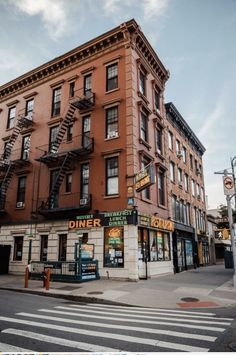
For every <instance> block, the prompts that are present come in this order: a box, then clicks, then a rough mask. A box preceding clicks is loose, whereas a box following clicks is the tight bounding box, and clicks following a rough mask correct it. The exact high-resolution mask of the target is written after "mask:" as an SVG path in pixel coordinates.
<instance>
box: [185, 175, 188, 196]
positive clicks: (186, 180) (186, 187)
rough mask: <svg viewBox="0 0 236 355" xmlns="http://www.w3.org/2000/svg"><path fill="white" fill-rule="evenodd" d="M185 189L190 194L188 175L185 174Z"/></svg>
mask: <svg viewBox="0 0 236 355" xmlns="http://www.w3.org/2000/svg"><path fill="white" fill-rule="evenodd" d="M184 189H185V191H186V192H188V189H189V188H188V174H184Z"/></svg>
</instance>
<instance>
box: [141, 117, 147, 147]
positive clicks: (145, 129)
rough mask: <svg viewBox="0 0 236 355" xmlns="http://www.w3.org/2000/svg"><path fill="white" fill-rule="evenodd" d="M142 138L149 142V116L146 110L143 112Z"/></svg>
mask: <svg viewBox="0 0 236 355" xmlns="http://www.w3.org/2000/svg"><path fill="white" fill-rule="evenodd" d="M140 126H141V139H142V140H143V141H145V142H148V118H147V115H146V114H145V113H144V112H141V125H140Z"/></svg>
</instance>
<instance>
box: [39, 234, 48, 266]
mask: <svg viewBox="0 0 236 355" xmlns="http://www.w3.org/2000/svg"><path fill="white" fill-rule="evenodd" d="M47 257H48V236H47V235H41V246H40V261H47Z"/></svg>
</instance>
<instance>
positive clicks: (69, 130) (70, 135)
mask: <svg viewBox="0 0 236 355" xmlns="http://www.w3.org/2000/svg"><path fill="white" fill-rule="evenodd" d="M72 138H73V125H69V126H68V127H67V134H66V140H67V142H71V141H72Z"/></svg>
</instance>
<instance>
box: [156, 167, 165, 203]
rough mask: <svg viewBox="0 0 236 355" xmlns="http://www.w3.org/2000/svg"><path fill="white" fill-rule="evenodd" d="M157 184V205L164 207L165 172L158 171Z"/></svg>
mask: <svg viewBox="0 0 236 355" xmlns="http://www.w3.org/2000/svg"><path fill="white" fill-rule="evenodd" d="M157 182H158V183H157V184H158V204H159V205H161V206H165V205H166V191H165V171H164V170H162V169H159V170H158V176H157ZM160 187H161V188H160Z"/></svg>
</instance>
